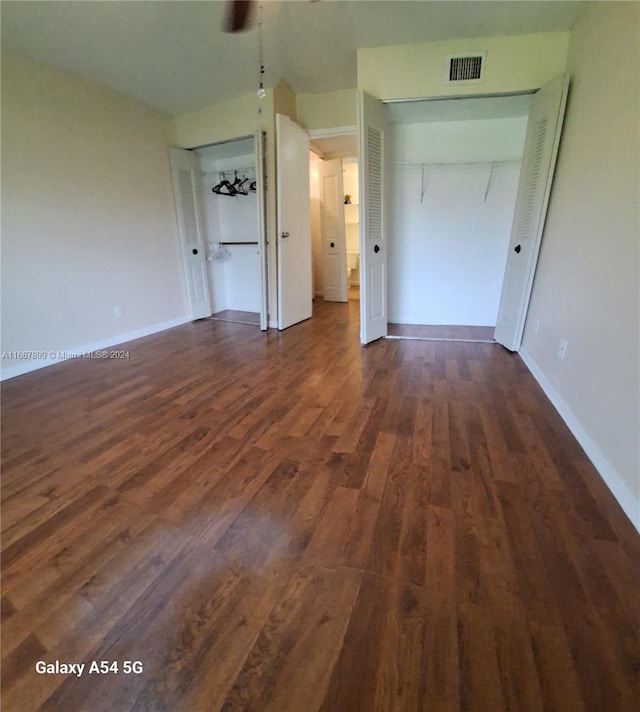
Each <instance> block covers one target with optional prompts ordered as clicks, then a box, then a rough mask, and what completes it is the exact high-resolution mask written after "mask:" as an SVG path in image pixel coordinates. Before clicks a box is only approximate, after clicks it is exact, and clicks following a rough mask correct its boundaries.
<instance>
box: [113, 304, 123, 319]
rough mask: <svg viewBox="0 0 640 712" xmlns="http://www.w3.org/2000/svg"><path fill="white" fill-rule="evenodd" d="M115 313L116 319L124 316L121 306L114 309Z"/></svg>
mask: <svg viewBox="0 0 640 712" xmlns="http://www.w3.org/2000/svg"><path fill="white" fill-rule="evenodd" d="M113 313H114V314H115V315H116V319H119V318H120V317H121V316H122V307H121V306H119V305H118V306H116V307H113Z"/></svg>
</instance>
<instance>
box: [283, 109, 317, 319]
mask: <svg viewBox="0 0 640 712" xmlns="http://www.w3.org/2000/svg"><path fill="white" fill-rule="evenodd" d="M276 165H277V173H278V180H277V206H278V219H277V223H278V236H277V246H278V250H277V254H278V328H279V329H286V328H287V327H289V326H292V325H293V324H297V323H298V322H300V321H304V320H305V319H309V318H310V317H311V314H312V310H313V304H312V294H311V292H312V284H311V226H310V198H309V135H308V134H307V132H306V131H305V130H304V129H302V128H300V126H298V124H296V123H295V122H294V121H292V120H291V119H290V118H289V117H288V116H284V115H282V114H276Z"/></svg>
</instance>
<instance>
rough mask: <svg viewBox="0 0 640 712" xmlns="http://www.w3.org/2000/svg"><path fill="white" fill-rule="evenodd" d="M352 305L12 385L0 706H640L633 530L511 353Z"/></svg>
mask: <svg viewBox="0 0 640 712" xmlns="http://www.w3.org/2000/svg"><path fill="white" fill-rule="evenodd" d="M357 310H358V303H357V302H356V301H353V302H351V303H349V304H328V303H322V302H320V303H319V304H317V305H316V307H315V315H314V317H313V319H311V320H309V321H307V322H305V323H303V324H300V325H298V326H296V327H292V328H291V329H289V330H287V331H285V332H283V333H277V332H273V331H270V332H267V333H266V334H265V333H262V332H260V331H259V330H257V329H256V328H255V327H253V326H245V325H239V324H231V323H226V322H221V321H212V320H203V321H200V322H196V323H194V324H190V325H186V326H183V327H179V328H176V329H173V330H171V331H168V332H165V333H162V334H158V335H155V336H151V337H148V338H145V339H140V340H138V341H135V342H132V343H130V344H127V345H125V346H123V347H119V349H118V350H129V351H130V357H129V358H128V359H121V360H116V359H105V360H89V359H87V360H74V361H71V362H67V363H63V364H59V365H56V366H52V367H50V368H47V369H44V370H41V371H38V372H35V373H32V374H29V375H26V376H23V377H20V378H16V379H14V380H11V381H8V382H6V383H4V384H3V387H2V396H3V401H2V406H3V431H2V457H3V460H2V462H3V481H2V493H3V503H2V514H3V516H2V531H3V535H2V553H3V559H2V565H3V585H2V599H1V600H2V609H1V612H2V655H3V667H2V673H3V674H2V703H3V704H2V708H3V710H6V712H30V711H31V710H61V711H63V712H76V711H77V710H83V711H84V710H86V711H87V712H101V711H104V712H126V711H131V712H133V711H136V712H138V711H140V710H153V711H156V712H157V711H167V712H182V711H184V712H211V711H213V710H225V711H229V710H253V711H255V712H263V711H274V712H283V711H289V710H290V711H292V712H311V711H312V710H322V711H323V712H359V711H361V712H373V711H376V710H377V711H381V712H411V711H413V710H425V711H429V712H435V711H445V710H446V711H448V710H452V711H453V710H469V711H470V712H483V711H485V710H486V711H487V712H499V711H500V710H505V711H506V710H509V711H512V712H529V711H531V712H534V711H535V712H540V711H542V710H545V711H546V710H556V711H558V712H578V711H581V710H590V711H591V710H592V711H593V712H627V711H629V712H631V710H637V709H638V697H637V694H638V690H637V683H638V676H639V672H640V650H639V625H638V623H639V621H638V618H639V616H638V614H639V604H638V592H639V591H640V537H638V535H637V532H636V531H635V530H634V529H633V527H632V525H631V524H630V522H629V521H628V520H627V519H626V518H625V516H624V515H623V513H622V511H621V509H620V508H619V506H618V505H617V503H616V502H615V500H614V499H613V497H612V496H611V494H610V493H609V491H608V490H607V488H606V486H605V485H604V483H603V482H602V480H601V479H600V478H599V476H598V475H597V474H596V473H595V471H594V470H593V468H592V466H591V465H590V463H589V462H588V461H587V459H586V457H585V456H584V454H583V452H582V451H581V449H580V447H579V446H578V445H577V443H576V441H575V440H574V439H573V437H572V436H571V435H570V433H569V432H568V430H567V428H566V427H565V425H564V423H563V422H562V420H561V419H560V417H559V415H558V414H557V413H556V412H555V411H554V410H553V408H552V407H551V405H550V404H549V403H548V401H547V400H546V398H545V396H544V395H543V394H542V392H541V390H540V389H539V388H538V386H537V385H536V383H535V381H534V380H533V378H532V376H531V375H530V374H529V373H528V372H527V369H526V367H525V366H524V364H523V362H522V361H521V360H520V358H519V357H518V356H516V355H512V354H509V353H508V352H506V351H504V350H503V349H501V348H500V347H498V346H494V345H489V344H475V343H474V344H472V343H445V342H423V341H384V340H383V341H379V342H376V343H374V344H372V345H370V346H369V347H367V348H364V349H363V348H361V347H360V345H359V344H358V338H357V331H358V323H357ZM612 417H615V414H612ZM38 661H44V662H45V663H49V664H54V663H55V662H56V661H59V662H61V663H84V664H85V665H86V667H85V668H84V671H83V673H82V674H81V675H77V674H46V673H43V674H40V673H38V672H37V671H36V663H37V662H38ZM92 661H98V665H99V664H100V661H105V662H109V663H113V662H117V663H118V665H119V670H118V672H117V673H115V672H109V673H105V674H100V673H98V672H89V668H90V665H91V662H92ZM125 661H140V662H141V663H142V665H143V666H144V669H143V672H141V673H140V674H135V673H133V672H132V673H130V674H125V672H124V671H123V669H122V668H123V666H124V663H125Z"/></svg>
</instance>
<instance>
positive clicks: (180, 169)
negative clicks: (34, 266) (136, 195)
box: [169, 146, 211, 319]
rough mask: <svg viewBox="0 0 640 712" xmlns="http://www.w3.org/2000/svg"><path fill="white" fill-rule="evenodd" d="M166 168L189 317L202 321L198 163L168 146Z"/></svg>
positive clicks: (204, 296)
mask: <svg viewBox="0 0 640 712" xmlns="http://www.w3.org/2000/svg"><path fill="white" fill-rule="evenodd" d="M169 165H170V168H171V183H172V185H173V197H174V201H175V207H176V219H177V223H178V232H179V234H180V246H181V248H182V264H183V267H184V279H185V284H186V288H187V301H188V304H189V315H190V316H191V318H192V319H204V318H206V317H208V316H211V301H210V297H209V281H208V277H207V255H206V250H205V246H204V237H203V227H202V213H201V211H200V185H199V181H200V161H199V157H198V155H197V154H196V153H194V152H193V151H185V150H183V149H181V148H175V147H173V146H171V147H170V148H169Z"/></svg>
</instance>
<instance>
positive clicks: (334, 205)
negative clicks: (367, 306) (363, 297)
mask: <svg viewBox="0 0 640 712" xmlns="http://www.w3.org/2000/svg"><path fill="white" fill-rule="evenodd" d="M310 135H311V140H310V144H309V145H310V149H311V150H310V154H309V171H310V202H311V244H312V250H311V253H312V264H313V294H314V298H322V299H324V301H330V302H349V303H351V304H354V305H355V306H356V308H357V307H358V305H359V299H360V225H359V222H360V218H359V200H360V199H359V185H358V138H357V133H356V130H355V127H354V128H353V130H350V131H347V132H345V133H337V132H336V130H327V131H322V130H318V131H311V132H310Z"/></svg>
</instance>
